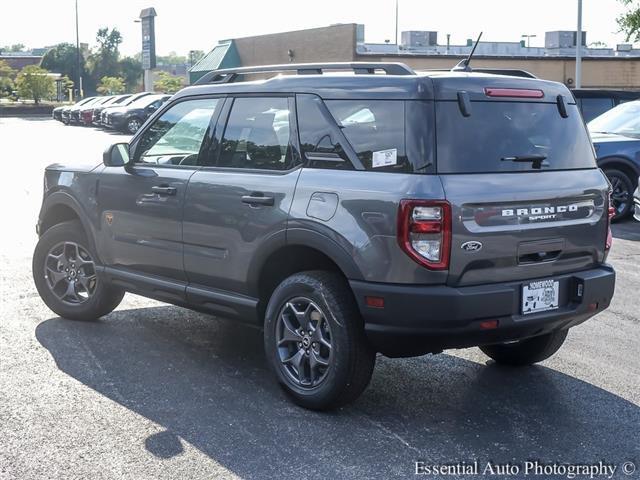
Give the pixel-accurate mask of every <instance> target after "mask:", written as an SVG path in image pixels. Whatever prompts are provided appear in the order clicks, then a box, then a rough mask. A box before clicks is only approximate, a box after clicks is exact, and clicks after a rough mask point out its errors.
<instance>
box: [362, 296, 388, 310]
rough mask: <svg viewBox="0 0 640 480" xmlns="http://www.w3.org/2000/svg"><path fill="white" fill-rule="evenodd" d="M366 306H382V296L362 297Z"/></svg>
mask: <svg viewBox="0 0 640 480" xmlns="http://www.w3.org/2000/svg"><path fill="white" fill-rule="evenodd" d="M364 301H365V303H366V304H367V307H373V308H384V298H382V297H364Z"/></svg>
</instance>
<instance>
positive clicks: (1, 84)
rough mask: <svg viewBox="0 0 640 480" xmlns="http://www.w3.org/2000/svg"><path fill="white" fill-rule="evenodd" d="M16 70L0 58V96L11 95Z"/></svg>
mask: <svg viewBox="0 0 640 480" xmlns="http://www.w3.org/2000/svg"><path fill="white" fill-rule="evenodd" d="M15 76H16V71H15V70H14V69H13V68H11V67H10V66H9V64H8V63H7V62H5V61H4V60H0V97H7V96H9V95H11V92H13V89H14V87H15V85H14V82H13V80H14V78H15Z"/></svg>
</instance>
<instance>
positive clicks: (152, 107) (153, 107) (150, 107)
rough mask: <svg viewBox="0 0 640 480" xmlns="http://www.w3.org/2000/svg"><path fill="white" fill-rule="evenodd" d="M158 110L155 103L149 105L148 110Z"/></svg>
mask: <svg viewBox="0 0 640 480" xmlns="http://www.w3.org/2000/svg"><path fill="white" fill-rule="evenodd" d="M156 110H157V108H156V106H155V105H149V106H148V107H147V112H155V111H156Z"/></svg>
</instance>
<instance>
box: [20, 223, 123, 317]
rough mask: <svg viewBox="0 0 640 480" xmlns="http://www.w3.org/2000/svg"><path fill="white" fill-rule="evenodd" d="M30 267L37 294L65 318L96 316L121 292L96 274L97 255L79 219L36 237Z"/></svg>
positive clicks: (105, 311) (113, 305) (114, 304)
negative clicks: (38, 237)
mask: <svg viewBox="0 0 640 480" xmlns="http://www.w3.org/2000/svg"><path fill="white" fill-rule="evenodd" d="M32 267H33V279H34V282H35V284H36V288H37V289H38V293H39V294H40V297H41V298H42V300H43V301H44V303H45V304H46V305H47V306H48V307H49V308H50V309H51V310H53V311H54V312H55V313H56V314H58V315H60V316H61V317H64V318H69V319H71V320H95V319H97V318H99V317H102V316H103V315H106V314H108V313H109V312H111V311H112V310H113V309H115V308H116V307H117V306H118V305H119V304H120V302H121V301H122V297H123V296H124V291H122V290H120V289H118V288H115V287H113V286H112V285H109V284H108V283H106V282H105V281H104V280H102V279H101V278H99V276H98V272H97V269H96V256H95V254H94V252H93V251H92V250H91V248H90V246H89V242H88V241H87V237H86V235H85V233H84V230H83V228H82V224H81V223H80V222H79V221H70V222H64V223H60V224H59V225H55V226H53V227H51V228H50V229H48V230H47V231H46V232H45V233H44V234H43V235H42V237H40V240H39V241H38V244H37V246H36V249H35V252H34V253H33V265H32Z"/></svg>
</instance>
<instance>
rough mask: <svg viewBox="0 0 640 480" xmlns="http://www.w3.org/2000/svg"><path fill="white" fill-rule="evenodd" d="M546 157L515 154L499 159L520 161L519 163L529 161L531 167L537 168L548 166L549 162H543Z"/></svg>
mask: <svg viewBox="0 0 640 480" xmlns="http://www.w3.org/2000/svg"><path fill="white" fill-rule="evenodd" d="M546 159H547V156H546V155H535V154H534V155H517V156H513V157H502V158H501V159H500V160H502V161H503V162H520V163H531V168H535V169H537V170H539V169H540V168H542V167H543V166H544V167H548V166H549V163H548V162H545V160H546Z"/></svg>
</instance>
